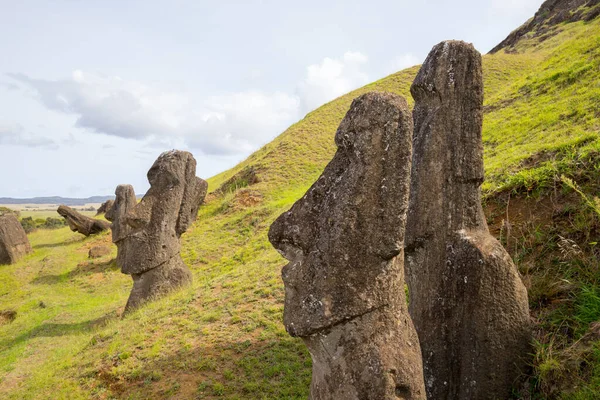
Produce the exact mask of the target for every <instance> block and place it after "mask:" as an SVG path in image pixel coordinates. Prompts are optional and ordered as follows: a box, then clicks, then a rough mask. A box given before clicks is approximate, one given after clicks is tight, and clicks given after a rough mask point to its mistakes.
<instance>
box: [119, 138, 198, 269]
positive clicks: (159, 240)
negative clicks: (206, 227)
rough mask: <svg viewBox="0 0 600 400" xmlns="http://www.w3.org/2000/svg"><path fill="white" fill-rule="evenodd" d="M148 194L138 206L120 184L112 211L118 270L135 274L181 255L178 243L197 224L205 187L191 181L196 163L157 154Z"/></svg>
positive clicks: (182, 155) (184, 156)
mask: <svg viewBox="0 0 600 400" xmlns="http://www.w3.org/2000/svg"><path fill="white" fill-rule="evenodd" d="M148 181H149V182H150V189H149V190H148V192H147V193H146V194H145V195H144V197H143V198H142V200H141V201H140V202H139V203H137V202H136V201H135V195H134V194H133V188H132V187H131V186H129V185H121V186H119V187H118V188H117V191H116V195H117V197H116V200H115V204H114V205H113V208H112V209H111V210H110V212H109V213H107V219H111V218H112V219H113V241H115V243H117V244H118V245H119V242H121V247H122V248H123V250H124V251H121V247H120V248H119V253H122V254H123V256H122V257H119V258H118V261H119V260H120V262H119V265H120V267H121V269H122V271H123V272H124V273H129V274H137V273H141V272H144V271H147V270H150V269H152V268H155V267H157V266H158V265H161V264H163V263H164V262H166V261H168V260H169V259H171V258H172V257H173V256H175V255H176V254H178V253H179V251H180V247H181V245H180V241H179V238H180V236H181V234H182V233H184V232H185V231H186V230H187V229H188V227H189V226H190V225H191V223H192V222H193V221H194V220H195V219H196V215H197V213H198V208H199V207H200V204H201V203H202V201H203V200H204V197H205V196H206V191H207V188H208V184H207V183H206V181H204V180H202V179H200V178H198V177H196V160H195V159H194V157H193V156H192V154H190V153H188V152H185V151H177V150H172V151H168V152H165V153H163V154H161V155H160V156H159V157H158V159H157V160H156V161H155V162H154V164H153V165H152V167H151V168H150V170H149V171H148Z"/></svg>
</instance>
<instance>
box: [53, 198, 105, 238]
mask: <svg viewBox="0 0 600 400" xmlns="http://www.w3.org/2000/svg"><path fill="white" fill-rule="evenodd" d="M56 212H58V213H59V214H60V216H61V217H63V218H64V219H65V220H66V221H67V225H69V228H71V230H72V231H73V232H79V233H81V234H82V235H85V236H90V235H94V234H96V233H100V232H102V231H105V230H107V229H109V228H110V224H109V223H108V222H106V221H102V220H99V219H95V218H90V217H86V216H85V215H82V214H80V213H78V212H77V211H75V210H73V209H72V208H71V207H68V206H65V205H61V206H59V207H58V210H56Z"/></svg>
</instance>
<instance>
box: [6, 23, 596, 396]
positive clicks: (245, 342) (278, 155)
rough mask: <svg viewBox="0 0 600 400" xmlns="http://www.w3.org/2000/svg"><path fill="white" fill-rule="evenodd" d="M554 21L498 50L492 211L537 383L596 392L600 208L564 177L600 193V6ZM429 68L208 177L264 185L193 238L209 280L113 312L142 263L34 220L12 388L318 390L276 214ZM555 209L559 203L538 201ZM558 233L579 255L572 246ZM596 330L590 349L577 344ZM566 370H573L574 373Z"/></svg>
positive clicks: (490, 104) (46, 392) (305, 123)
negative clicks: (123, 261) (378, 103)
mask: <svg viewBox="0 0 600 400" xmlns="http://www.w3.org/2000/svg"><path fill="white" fill-rule="evenodd" d="M557 29H559V30H560V33H558V34H557V35H555V36H553V37H552V38H551V39H548V40H546V41H544V42H543V43H542V44H535V43H534V41H533V39H531V40H525V41H523V43H522V45H521V47H519V51H520V53H519V54H496V55H493V56H484V59H483V60H484V74H485V95H486V96H485V98H486V100H485V107H486V112H485V118H484V144H485V166H486V176H487V178H486V182H485V184H484V191H485V194H486V197H487V207H486V210H487V212H488V215H489V219H490V225H491V226H492V228H493V230H494V232H495V233H496V234H497V235H498V237H500V239H501V240H503V242H504V243H505V244H506V245H507V248H508V249H509V251H510V252H511V254H512V255H513V257H514V258H515V261H516V262H517V264H518V265H519V268H520V269H521V272H523V274H524V276H525V278H526V282H527V283H528V287H529V289H530V301H531V304H532V311H533V313H534V315H535V317H536V318H537V319H538V326H539V329H538V333H537V335H536V339H537V341H538V345H537V354H536V361H535V364H534V365H533V367H534V374H533V375H532V376H531V377H530V379H529V382H528V386H527V388H526V389H523V390H524V392H522V393H525V392H526V391H527V390H528V391H529V392H530V394H531V397H535V396H538V397H537V398H550V397H560V396H563V397H564V398H581V399H584V398H594V397H593V396H595V395H598V393H597V392H594V390H595V389H594V386H593V385H594V382H596V383H597V382H598V381H599V380H600V347H598V341H599V340H600V337H599V338H598V340H596V339H594V336H593V335H592V336H590V327H592V326H593V322H594V321H597V320H600V301H598V299H600V289H598V288H599V287H600V285H598V282H597V279H599V278H598V276H597V274H596V271H595V270H594V268H593V267H590V265H593V262H594V260H596V261H597V258H593V257H597V253H598V252H597V251H596V247H595V246H596V245H593V244H590V243H594V241H595V240H596V239H594V237H595V236H596V237H597V234H598V231H597V225H598V217H597V216H596V215H595V214H594V213H593V211H591V210H590V209H589V207H586V205H585V204H584V203H583V202H582V200H581V196H580V195H579V194H577V193H575V192H574V191H573V190H572V189H569V188H568V187H565V186H564V185H562V183H560V181H557V179H558V177H559V176H560V174H567V175H569V176H571V177H573V178H575V181H576V182H578V183H579V184H580V185H581V189H582V190H583V192H584V193H589V194H594V193H598V192H599V191H600V188H599V187H597V184H596V183H595V182H600V179H597V178H600V172H598V170H600V168H599V167H600V165H599V163H598V161H597V160H598V156H597V154H598V149H599V146H600V144H599V140H598V132H599V130H600V115H599V114H598V110H599V109H600V86H599V82H600V79H599V78H600V65H599V64H598V62H599V60H600V54H599V53H598V51H599V50H598V49H599V48H600V46H599V44H600V21H599V20H598V19H597V20H595V21H592V22H591V23H583V22H578V23H573V24H569V25H562V26H560V27H558V28H557ZM534 44H535V45H534ZM417 70H418V68H416V67H415V68H410V69H407V70H404V71H401V72H398V73H396V74H393V75H391V76H389V77H387V78H384V79H382V80H380V81H377V82H374V83H372V84H370V85H367V86H366V87H364V88H361V89H359V90H357V91H354V92H352V93H349V94H347V95H345V96H342V97H340V98H339V99H336V100H335V101H333V102H331V103H328V104H326V105H324V106H323V107H321V108H319V109H317V110H315V111H313V112H311V113H309V114H308V115H307V116H306V117H305V118H304V119H303V120H302V121H299V122H298V123H296V124H294V125H292V126H291V127H290V128H289V129H288V130H286V131H285V132H284V133H283V134H282V135H280V136H279V137H278V138H276V139H275V140H274V141H273V142H271V143H269V144H268V145H266V146H264V147H263V148H262V149H260V150H259V151H257V152H256V153H254V154H253V155H251V156H250V157H249V158H248V159H247V160H245V161H244V162H242V163H240V165H238V166H236V167H235V168H233V169H231V170H229V171H226V172H224V173H222V174H219V175H217V176H215V177H213V178H211V179H210V180H209V184H210V190H211V191H215V190H217V189H218V188H219V187H221V185H222V184H223V183H225V182H228V181H229V182H231V180H232V178H235V176H236V174H238V175H237V176H241V175H243V172H244V171H245V170H247V169H248V168H250V167H252V168H253V170H254V171H256V173H257V175H258V177H259V180H260V182H258V183H256V184H253V185H249V186H246V183H245V182H244V180H243V179H240V180H237V181H236V180H235V179H234V181H236V182H238V183H237V184H236V186H234V187H233V188H230V189H228V190H224V192H223V193H222V194H218V195H217V194H212V195H209V198H208V199H207V203H206V204H205V205H204V206H203V207H201V210H200V212H199V216H198V220H197V221H196V223H195V224H194V225H193V227H192V228H191V229H190V231H189V232H188V233H187V234H185V235H184V237H183V251H182V255H183V257H184V260H185V261H186V262H187V263H188V264H189V265H190V266H191V268H192V270H193V273H194V277H195V281H194V286H193V287H192V288H189V289H186V290H184V291H182V292H179V293H177V294H175V295H173V296H170V297H168V298H166V299H163V300H161V301H158V302H156V303H153V304H151V305H149V306H147V307H145V308H143V309H142V310H140V311H138V312H137V313H134V314H132V315H131V316H129V317H127V318H126V319H124V320H120V319H118V318H116V316H117V315H118V314H120V311H121V310H122V307H123V305H124V304H125V301H126V298H127V296H128V292H129V289H130V286H131V281H130V278H129V277H127V276H125V275H122V274H121V273H120V272H119V271H118V269H117V268H116V266H115V265H114V262H112V261H111V259H112V258H111V257H106V258H103V259H100V260H99V261H93V262H92V261H89V260H87V249H88V248H89V247H90V246H91V245H93V244H96V243H108V242H109V236H108V235H107V234H104V235H100V236H99V237H95V238H88V239H83V238H82V237H81V236H80V235H77V234H73V233H71V232H69V231H68V230H67V229H66V228H64V229H61V230H57V231H38V232H35V233H33V234H32V235H31V236H30V239H31V241H32V244H33V246H34V248H35V250H36V251H35V253H34V254H33V255H30V256H28V257H26V258H25V259H24V260H23V261H21V262H19V263H18V264H16V265H14V266H1V267H0V310H2V309H5V308H13V309H15V310H16V311H17V312H18V317H17V319H16V320H15V321H14V322H13V323H12V324H6V325H0V398H14V399H24V398H32V399H33V398H35V399H44V398H48V399H57V398H82V399H84V398H90V397H92V398H100V399H109V398H133V399H136V398H137V399H146V398H182V399H183V398H186V399H187V398H228V399H302V398H306V397H307V393H308V383H309V382H310V356H309V355H308V353H307V352H306V350H305V348H304V346H303V345H302V343H301V342H300V341H299V340H296V339H292V338H290V337H289V336H288V335H287V333H286V332H285V331H284V329H283V326H282V323H281V314H282V299H283V285H282V283H281V280H280V277H279V274H280V269H281V266H282V265H283V263H284V261H283V260H282V258H281V257H280V256H279V255H278V254H277V253H276V252H275V251H274V250H273V249H272V247H271V246H270V244H269V243H268V241H267V238H266V232H267V229H268V226H269V225H270V223H271V222H272V221H273V219H274V218H276V217H277V216H278V215H279V214H280V213H281V212H283V211H285V210H286V209H287V208H289V207H290V206H291V204H292V203H293V202H294V201H295V200H297V199H298V198H299V197H300V196H302V195H303V194H304V192H305V191H306V190H307V189H308V187H309V186H310V185H311V184H312V182H314V181H315V180H316V178H317V177H318V176H319V174H320V173H321V171H322V169H323V168H324V166H325V164H326V163H327V162H328V161H329V160H330V159H331V157H332V155H333V153H334V151H335V148H334V144H333V135H334V133H335V130H336V129H337V126H338V124H339V122H340V121H341V119H342V118H343V116H344V114H345V112H346V111H347V109H348V107H349V105H350V103H351V101H352V99H354V98H355V97H356V96H358V95H360V94H362V93H365V92H367V91H371V90H379V91H389V92H394V93H398V94H401V95H404V96H406V97H407V98H408V99H409V102H411V101H412V99H411V98H410V95H409V88H410V84H411V82H412V80H413V78H414V76H415V74H416V72H417ZM199 172H201V171H199ZM508 194H510V196H512V198H511V197H508ZM548 199H551V200H552V202H555V203H556V204H557V205H556V206H555V205H549V204H550V203H549V200H548ZM546 208H549V209H551V210H550V211H548V213H547V214H548V215H549V216H547V215H546V214H544V213H542V214H543V216H545V218H541V219H540V218H538V219H536V218H534V216H531V213H529V214H528V213H527V210H545V209H546ZM555 208H557V209H558V210H559V211H558V215H557V216H555ZM507 210H508V211H507ZM565 210H566V211H565ZM508 221H510V224H509V223H508ZM509 227H510V229H509ZM508 231H510V233H508ZM559 234H560V235H561V236H562V237H564V238H565V239H568V240H573V242H574V243H575V244H576V245H577V246H578V247H579V250H580V252H579V253H578V252H577V251H575V250H573V252H572V253H568V251H567V250H565V251H567V253H565V254H563V253H562V252H561V251H562V250H561V247H560V246H559V244H560V243H559V242H557V237H558V236H557V235H559ZM571 237H572V239H569V238H571ZM565 243H567V244H568V243H569V242H565ZM565 243H563V247H564V248H565V249H568V248H569V247H568V245H567V244H565ZM114 252H115V249H113V256H114ZM583 271H585V273H583ZM564 280H566V281H568V282H569V284H568V285H567V284H566V283H564V282H563V281H564ZM557 282H558V284H557ZM561 282H562V283H561ZM41 303H43V304H41ZM566 328H568V329H566ZM586 335H587V336H586ZM582 338H589V339H590V340H589V343H588V341H587V339H586V340H585V343H586V345H588V347H586V348H585V349H584V348H581V347H573V346H574V343H581V342H582ZM567 350H568V351H569V352H571V353H577V354H581V357H583V356H584V354H585V357H586V358H585V359H586V362H587V365H588V366H587V367H586V368H579V367H578V368H571V367H569V365H570V364H569V363H570V362H572V360H573V357H571V356H569V354H566V352H567ZM578 352H579V353H578ZM569 357H571V358H569ZM581 357H580V358H581ZM594 357H596V358H594ZM580 358H577V357H575V360H579V359H580ZM565 375H569V376H570V377H571V378H572V379H571V380H572V381H573V382H575V381H576V384H575V383H572V384H571V385H570V386H569V385H563V381H562V377H564V376H565ZM553 385H554V386H557V387H558V389H553V388H552V386H553ZM523 396H525V395H523ZM572 396H579V397H572Z"/></svg>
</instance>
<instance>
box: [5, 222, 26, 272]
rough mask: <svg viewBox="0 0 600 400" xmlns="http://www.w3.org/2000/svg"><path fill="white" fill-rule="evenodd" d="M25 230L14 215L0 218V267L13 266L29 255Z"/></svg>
mask: <svg viewBox="0 0 600 400" xmlns="http://www.w3.org/2000/svg"><path fill="white" fill-rule="evenodd" d="M31 251H32V250H31V245H30V244H29V239H28V238H27V234H26V233H25V230H24V229H23V227H22V226H21V223H20V222H19V220H18V219H17V217H16V216H15V215H14V214H4V215H1V216H0V265H3V264H14V263H16V262H17V261H19V260H20V259H21V257H23V256H24V255H26V254H29V253H31Z"/></svg>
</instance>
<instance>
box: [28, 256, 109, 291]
mask: <svg viewBox="0 0 600 400" xmlns="http://www.w3.org/2000/svg"><path fill="white" fill-rule="evenodd" d="M118 269H119V267H117V262H116V260H115V259H111V260H109V261H104V262H94V261H86V262H85V263H83V264H80V265H78V266H77V267H75V269H73V270H71V271H69V272H65V273H64V274H58V275H42V276H38V277H36V278H34V279H33V280H32V281H31V283H32V284H34V285H55V284H57V283H62V282H66V281H69V280H71V279H73V278H76V277H78V276H83V275H90V274H94V273H98V272H107V271H116V270H118Z"/></svg>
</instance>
